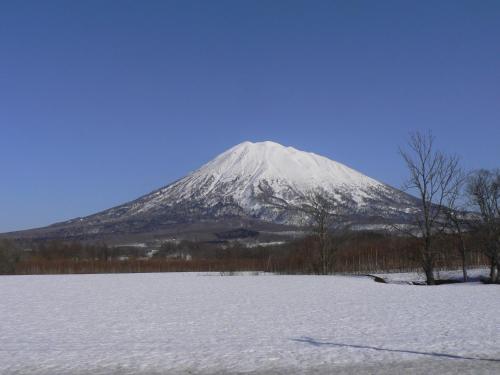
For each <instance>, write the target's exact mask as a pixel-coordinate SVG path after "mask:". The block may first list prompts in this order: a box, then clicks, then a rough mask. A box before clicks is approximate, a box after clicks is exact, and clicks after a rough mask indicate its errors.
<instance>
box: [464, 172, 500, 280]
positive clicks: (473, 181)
mask: <svg viewBox="0 0 500 375" xmlns="http://www.w3.org/2000/svg"><path fill="white" fill-rule="evenodd" d="M467 194H468V195H469V197H470V199H471V201H472V203H473V204H474V206H475V207H476V208H477V209H478V211H479V218H478V230H479V232H480V234H481V235H482V236H481V237H482V238H483V246H484V249H483V250H484V253H485V255H486V256H487V257H488V258H489V260H490V280H491V282H492V283H497V282H498V281H499V277H498V267H499V262H500V170H499V169H496V170H492V171H488V170H484V169H482V170H479V171H476V172H474V173H473V174H472V175H471V176H470V177H469V180H468V183H467Z"/></svg>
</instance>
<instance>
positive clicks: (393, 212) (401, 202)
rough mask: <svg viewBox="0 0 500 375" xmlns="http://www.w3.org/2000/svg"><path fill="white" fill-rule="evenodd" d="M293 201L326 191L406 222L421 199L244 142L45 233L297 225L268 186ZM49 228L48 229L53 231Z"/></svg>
mask: <svg viewBox="0 0 500 375" xmlns="http://www.w3.org/2000/svg"><path fill="white" fill-rule="evenodd" d="M263 187H265V189H266V191H271V192H272V193H273V195H274V196H276V197H279V198H280V199H283V200H284V201H286V202H297V201H299V200H300V199H302V198H303V196H304V195H306V194H308V193H310V192H312V191H318V190H321V191H323V192H327V193H330V192H331V193H332V194H333V193H335V194H342V193H345V195H346V196H347V195H348V196H349V197H350V198H351V199H352V201H353V202H354V203H355V209H356V210H355V212H353V214H352V215H351V216H352V218H351V219H352V220H354V221H355V222H358V223H359V224H366V225H374V224H383V223H387V222H394V221H399V222H401V221H405V215H406V214H407V212H408V211H409V210H412V209H413V208H414V207H415V201H414V199H413V198H412V197H411V196H409V195H407V194H405V193H403V192H401V191H399V190H397V189H395V188H392V187H390V186H388V185H386V184H383V183H381V182H379V181H377V180H374V179H372V178H370V177H367V176H365V175H363V174H361V173H359V172H357V171H355V170H353V169H351V168H349V167H347V166H345V165H343V164H341V163H338V162H336V161H333V160H330V159H328V158H325V157H323V156H320V155H316V154H314V153H310V152H304V151H299V150H297V149H295V148H293V147H285V146H282V145H280V144H278V143H275V142H257V143H252V142H244V143H241V144H238V145H236V146H234V147H232V148H231V149H229V150H227V151H225V152H224V153H222V154H220V155H219V156H217V157H216V158H215V159H213V160H212V161H210V162H208V163H206V164H205V165H203V166H202V167H201V168H199V169H198V170H196V171H194V172H192V173H190V174H189V175H187V176H186V177H184V178H182V179H180V180H178V181H176V182H174V183H172V184H169V185H167V186H165V187H163V188H161V189H159V190H156V191H154V192H152V193H150V194H147V195H145V196H143V197H141V198H139V199H137V200H134V201H132V202H129V203H125V204H123V205H121V206H117V207H114V208H111V209H109V210H106V211H103V212H100V213H98V214H95V215H91V216H88V217H85V218H78V219H74V220H70V221H68V222H64V223H59V224H54V225H53V226H50V227H47V228H45V230H44V231H43V232H44V233H48V232H54V231H56V232H57V233H59V234H58V236H61V235H64V236H80V237H81V236H88V235H91V236H92V235H93V236H96V235H99V234H112V233H130V232H134V233H139V232H155V231H162V230H165V229H166V228H168V227H172V228H173V227H177V228H179V226H182V225H186V224H191V225H197V226H198V227H199V226H200V225H202V224H200V223H207V224H208V223H209V222H212V223H213V222H218V223H223V222H225V221H227V222H233V223H234V222H235V221H240V222H241V220H246V221H250V222H256V221H259V222H267V223H274V224H283V225H296V224H297V223H298V222H299V221H300V220H299V219H300V218H298V217H297V215H298V214H297V213H296V212H283V211H282V210H276V208H274V207H269V206H268V205H266V204H265V203H264V202H263V200H262V190H263V189H262V188H263ZM47 231H48V232H47Z"/></svg>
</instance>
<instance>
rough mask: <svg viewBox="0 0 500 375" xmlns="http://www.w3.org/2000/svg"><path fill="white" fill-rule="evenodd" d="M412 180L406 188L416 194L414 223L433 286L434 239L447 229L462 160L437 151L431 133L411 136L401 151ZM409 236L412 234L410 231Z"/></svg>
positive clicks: (421, 252) (407, 183)
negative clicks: (448, 205) (448, 209)
mask: <svg viewBox="0 0 500 375" xmlns="http://www.w3.org/2000/svg"><path fill="white" fill-rule="evenodd" d="M400 154H401V156H402V158H403V160H404V161H405V163H406V167H407V169H408V172H409V178H408V180H407V182H406V184H405V188H406V189H407V190H409V191H411V192H415V193H416V195H417V197H418V199H419V203H420V204H419V207H418V208H419V209H418V210H416V211H415V212H414V224H415V227H416V228H417V234H416V235H415V234H414V233H413V232H411V234H412V235H414V236H415V237H417V238H419V239H420V240H421V246H420V256H421V262H422V268H423V270H424V272H425V275H426V279H427V284H429V285H434V284H435V279H434V268H435V263H436V258H437V255H438V254H439V249H438V248H437V246H435V243H434V239H435V237H436V235H439V234H440V233H442V232H443V231H444V230H445V227H446V220H445V218H444V214H445V204H446V202H448V201H449V200H450V199H451V198H452V196H453V195H454V194H455V193H456V191H457V184H458V182H459V179H458V178H457V176H458V175H459V169H460V167H459V158H458V157H457V156H449V155H446V154H444V153H442V152H440V151H438V150H436V149H435V146H434V136H433V135H432V133H431V132H427V133H420V132H416V133H413V134H411V135H410V139H409V141H408V144H407V148H406V149H404V150H403V149H400ZM409 233H410V232H409Z"/></svg>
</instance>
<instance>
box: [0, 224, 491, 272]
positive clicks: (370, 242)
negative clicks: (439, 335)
mask: <svg viewBox="0 0 500 375" xmlns="http://www.w3.org/2000/svg"><path fill="white" fill-rule="evenodd" d="M331 240H332V244H333V243H334V244H335V245H334V247H335V254H334V255H335V257H334V261H333V262H332V265H331V269H330V270H329V272H328V273H355V274H367V273H374V272H394V271H399V272H406V271H418V270H420V269H421V259H420V253H419V248H418V246H419V241H418V240H416V239H414V238H411V237H407V236H403V235H398V234H394V233H393V234H390V233H375V232H359V231H346V232H345V233H342V234H337V235H335V236H333V237H332V239H331ZM438 241H439V246H440V250H441V251H440V252H439V257H438V258H437V259H436V266H437V267H436V268H437V269H457V268H461V267H462V258H461V254H460V253H459V252H457V251H456V241H455V238H454V236H453V235H451V234H443V235H442V236H441V238H439V240H438ZM465 241H466V245H467V246H469V248H470V249H471V250H470V251H469V252H468V253H467V258H468V259H467V265H468V267H476V266H484V265H487V264H489V262H488V259H487V258H486V257H485V256H484V254H483V252H482V251H481V249H480V248H478V247H475V246H474V244H477V243H479V240H478V238H477V236H476V235H475V233H473V232H470V233H468V234H467V236H466V238H465ZM321 264H322V260H321V251H320V244H319V241H318V238H317V237H316V236H314V235H311V236H308V237H306V238H303V239H300V240H296V241H293V242H289V243H285V244H280V245H273V246H255V247H246V246H244V245H243V244H241V243H239V242H238V240H232V241H222V242H220V243H205V242H190V241H181V242H179V243H173V242H165V243H164V244H163V245H162V246H161V247H160V248H159V249H157V250H156V251H150V250H149V249H148V248H143V247H131V246H120V247H110V246H107V245H106V244H104V243H102V244H83V243H78V242H62V241H48V242H33V243H29V244H28V243H24V244H23V245H22V246H21V245H20V244H16V243H14V242H11V241H3V242H1V244H0V272H1V273H2V274H18V275H20V274H68V273H120V272H188V271H195V272H211V271H213V272H225V273H231V272H238V271H262V272H275V273H283V274H322V273H324V272H323V270H322V268H321Z"/></svg>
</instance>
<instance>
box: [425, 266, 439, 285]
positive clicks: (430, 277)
mask: <svg viewBox="0 0 500 375" xmlns="http://www.w3.org/2000/svg"><path fill="white" fill-rule="evenodd" d="M424 271H425V278H426V279H427V280H426V282H427V285H436V280H435V279H434V270H433V269H432V267H425V268H424Z"/></svg>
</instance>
